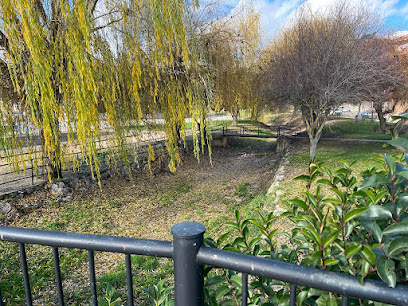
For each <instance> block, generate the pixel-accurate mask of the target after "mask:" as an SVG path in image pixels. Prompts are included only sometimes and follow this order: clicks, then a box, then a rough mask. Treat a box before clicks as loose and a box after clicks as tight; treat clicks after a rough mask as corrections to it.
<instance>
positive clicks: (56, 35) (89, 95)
mask: <svg viewBox="0 0 408 306" xmlns="http://www.w3.org/2000/svg"><path fill="white" fill-rule="evenodd" d="M91 2H92V1H85V0H78V1H66V0H44V1H37V2H36V3H37V5H39V6H40V8H39V7H37V6H36V3H35V2H34V1H33V0H0V10H1V12H2V18H3V20H2V23H0V25H1V26H0V30H2V31H3V32H4V34H5V35H6V36H7V38H8V41H9V43H8V46H7V49H6V62H7V65H8V68H9V70H10V75H11V78H12V82H13V85H14V88H15V90H16V91H17V92H18V93H19V95H20V97H21V101H15V102H14V103H12V104H6V103H4V102H1V104H2V105H1V116H0V125H1V127H0V133H1V136H3V137H2V139H3V141H2V142H1V143H0V144H1V147H2V148H3V150H4V152H5V155H6V156H7V157H9V158H14V163H15V164H16V165H19V164H20V163H21V162H19V161H18V160H17V159H18V158H17V156H18V154H19V152H20V153H21V152H23V151H24V150H29V151H30V152H33V157H34V158H35V159H38V158H41V157H42V156H43V157H46V158H47V159H48V161H49V163H48V166H49V168H50V169H51V168H53V167H54V168H63V167H65V166H66V165H67V164H68V162H70V161H72V162H73V165H74V166H73V167H74V168H75V167H77V166H78V164H79V161H78V159H77V156H76V155H75V156H71V155H72V153H73V152H72V151H73V149H72V148H76V147H78V148H79V150H80V152H81V156H82V157H81V159H82V160H84V161H86V162H87V163H88V164H89V165H90V166H91V170H92V173H93V174H94V173H96V175H97V176H99V163H100V160H99V156H98V152H99V151H100V149H101V147H105V148H106V144H108V148H107V149H106V150H105V151H107V152H109V153H111V154H112V160H113V161H115V160H117V159H119V158H120V159H124V160H125V163H128V154H129V153H130V152H131V151H132V150H131V149H129V145H128V143H127V141H126V139H127V137H128V136H129V134H132V133H136V132H135V131H134V130H132V131H130V130H129V127H131V126H134V125H136V126H139V125H140V123H141V120H142V118H146V117H147V115H150V116H157V115H158V114H161V115H162V116H163V118H164V120H165V125H164V126H165V128H164V130H165V132H166V136H167V140H166V148H167V150H168V152H169V154H170V157H171V162H170V165H169V167H170V169H171V170H173V171H174V170H175V168H176V166H177V165H178V164H179V163H180V153H179V146H178V145H179V141H180V139H179V136H181V137H182V138H183V139H184V138H185V123H184V121H185V118H186V116H189V115H190V116H191V117H192V118H193V124H192V127H193V140H194V143H195V144H198V143H199V141H198V136H197V132H199V131H198V122H201V123H202V124H201V125H200V131H201V134H202V135H201V136H200V137H201V139H202V141H201V143H204V137H203V133H204V128H203V127H204V125H205V115H206V109H207V107H206V103H207V101H206V99H205V96H208V95H209V94H208V91H210V90H211V89H210V87H209V86H208V84H206V82H207V80H208V78H207V77H206V74H207V72H206V71H205V69H203V67H201V66H200V65H202V61H201V63H200V55H199V50H198V47H197V42H196V38H195V37H194V33H193V32H192V31H189V28H188V27H189V23H188V20H189V14H188V11H189V10H190V9H191V8H192V6H191V3H188V2H185V1H184V0H147V1H141V0H139V1H130V0H123V1H108V0H105V1H102V0H100V2H101V3H102V2H103V4H104V5H105V6H106V8H108V9H110V8H116V11H119V12H120V13H119V14H120V15H121V17H122V18H121V19H120V18H119V19H118V20H115V22H114V23H112V24H113V25H114V27H112V28H110V30H111V31H117V32H115V37H116V39H117V41H116V43H117V45H118V46H119V48H118V49H117V50H113V49H114V48H113V47H112V38H111V37H110V38H109V39H107V38H105V37H104V36H103V35H101V33H100V32H99V31H96V30H95V29H96V28H97V25H96V22H95V16H94V15H93V11H92V8H91V7H89V6H90V5H91V4H90V3H91ZM186 3H188V4H186ZM193 5H197V1H194V3H193ZM41 6H42V7H41ZM106 18H107V19H108V18H110V17H106ZM112 19H117V16H114V17H112ZM108 21H109V20H107V22H108ZM186 21H187V22H186ZM98 26H99V24H98ZM206 91H207V92H206ZM205 92H206V93H205ZM13 109H17V110H18V111H19V112H22V113H24V114H25V118H26V119H27V120H28V121H29V123H30V124H31V125H33V126H34V127H35V128H36V129H38V130H39V131H40V138H41V139H42V147H41V149H39V148H38V147H37V146H36V145H35V144H34V142H32V141H23V140H22V139H21V137H16V136H13V133H12V128H11V126H12V123H13V122H14V119H13V118H14V117H15V114H14V113H13ZM61 126H65V128H66V129H64V130H63V131H61ZM102 126H104V127H103V129H104V131H105V132H107V133H108V134H109V135H108V136H106V139H105V140H102V139H101V131H102ZM62 132H63V133H64V134H65V133H66V134H67V135H66V136H67V143H66V144H64V145H62V144H61V137H62ZM207 139H209V137H207ZM102 143H105V144H103V145H102ZM114 147H118V150H119V154H117V153H115V150H114V149H113V148H114ZM23 148H24V149H23ZM203 149H204V147H202V148H201V150H203ZM41 150H42V154H41V153H40V151H41ZM195 152H196V154H197V156H198V152H200V149H198V148H197V145H196V147H195ZM149 156H151V153H150V151H149ZM36 164H37V163H36Z"/></svg>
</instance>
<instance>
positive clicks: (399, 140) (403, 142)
mask: <svg viewBox="0 0 408 306" xmlns="http://www.w3.org/2000/svg"><path fill="white" fill-rule="evenodd" d="M388 144H390V145H392V146H394V147H401V148H404V149H408V139H407V138H405V137H396V138H393V139H391V140H390V141H388Z"/></svg>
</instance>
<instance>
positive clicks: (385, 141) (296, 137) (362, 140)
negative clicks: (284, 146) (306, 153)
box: [286, 136, 391, 143]
mask: <svg viewBox="0 0 408 306" xmlns="http://www.w3.org/2000/svg"><path fill="white" fill-rule="evenodd" d="M286 137H287V138H289V139H301V140H309V137H307V136H286ZM320 140H323V141H342V142H383V143H387V142H389V141H390V140H391V139H389V140H385V139H371V138H345V137H322V138H320ZM320 140H319V141H320Z"/></svg>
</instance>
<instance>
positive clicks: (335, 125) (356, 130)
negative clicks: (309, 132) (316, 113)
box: [323, 119, 391, 140]
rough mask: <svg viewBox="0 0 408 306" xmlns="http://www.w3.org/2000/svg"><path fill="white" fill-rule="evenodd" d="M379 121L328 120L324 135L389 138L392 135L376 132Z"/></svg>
mask: <svg viewBox="0 0 408 306" xmlns="http://www.w3.org/2000/svg"><path fill="white" fill-rule="evenodd" d="M378 126H379V123H378V122H377V121H371V120H369V119H366V120H364V121H355V120H354V119H335V120H330V121H328V122H327V124H326V126H325V127H324V129H323V134H324V136H330V135H333V136H338V137H345V138H367V139H384V140H389V139H391V136H390V135H388V134H383V133H379V132H376V130H378Z"/></svg>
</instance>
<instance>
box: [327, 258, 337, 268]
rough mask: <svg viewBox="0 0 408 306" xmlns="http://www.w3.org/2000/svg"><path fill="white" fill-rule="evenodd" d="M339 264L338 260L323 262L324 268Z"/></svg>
mask: <svg viewBox="0 0 408 306" xmlns="http://www.w3.org/2000/svg"><path fill="white" fill-rule="evenodd" d="M338 262H339V260H338V259H331V258H330V259H326V260H325V261H324V265H325V266H332V265H335V264H337V263H338Z"/></svg>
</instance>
